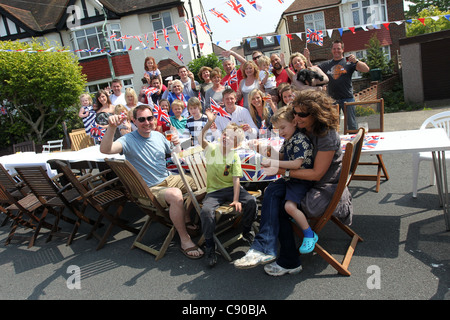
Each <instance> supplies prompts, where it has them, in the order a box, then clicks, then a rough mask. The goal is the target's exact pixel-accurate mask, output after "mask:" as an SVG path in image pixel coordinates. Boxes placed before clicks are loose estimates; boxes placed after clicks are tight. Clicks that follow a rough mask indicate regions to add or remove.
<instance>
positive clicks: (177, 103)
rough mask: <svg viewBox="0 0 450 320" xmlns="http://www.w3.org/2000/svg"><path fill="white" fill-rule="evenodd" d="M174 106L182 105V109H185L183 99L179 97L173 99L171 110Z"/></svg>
mask: <svg viewBox="0 0 450 320" xmlns="http://www.w3.org/2000/svg"><path fill="white" fill-rule="evenodd" d="M173 106H176V107H177V106H178V107H181V109H184V103H183V101H181V100H178V99H175V100H173V101H172V104H171V105H170V110H172V109H173Z"/></svg>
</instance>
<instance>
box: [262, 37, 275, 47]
mask: <svg viewBox="0 0 450 320" xmlns="http://www.w3.org/2000/svg"><path fill="white" fill-rule="evenodd" d="M263 43H264V45H265V46H273V45H275V37H264V38H263Z"/></svg>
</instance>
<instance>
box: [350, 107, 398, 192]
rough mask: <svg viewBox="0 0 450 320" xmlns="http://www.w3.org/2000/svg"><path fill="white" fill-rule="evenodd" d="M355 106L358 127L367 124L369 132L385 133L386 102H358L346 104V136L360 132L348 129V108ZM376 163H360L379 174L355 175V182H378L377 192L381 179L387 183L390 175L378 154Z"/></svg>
mask: <svg viewBox="0 0 450 320" xmlns="http://www.w3.org/2000/svg"><path fill="white" fill-rule="evenodd" d="M348 106H355V111H356V121H357V122H358V125H361V124H363V123H366V124H367V128H366V133H367V132H383V131H384V100H383V99H376V100H368V101H356V102H345V103H344V134H349V133H356V132H358V130H348V129H347V116H346V115H347V107H348ZM376 157H377V161H376V162H373V161H372V162H360V163H359V165H363V166H376V167H377V174H355V175H353V179H354V180H366V181H376V189H375V190H376V192H378V191H379V190H380V183H381V178H383V179H385V180H386V181H387V180H389V174H388V173H387V169H386V166H385V165H384V161H383V156H382V155H381V154H377V155H376Z"/></svg>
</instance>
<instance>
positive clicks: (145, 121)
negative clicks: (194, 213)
mask: <svg viewBox="0 0 450 320" xmlns="http://www.w3.org/2000/svg"><path fill="white" fill-rule="evenodd" d="M133 118H134V119H135V120H134V124H135V125H136V127H137V130H136V131H132V132H130V133H128V134H126V135H124V136H122V137H120V138H119V139H117V140H116V141H113V138H114V132H115V131H116V128H117V126H118V125H119V124H120V123H121V122H122V119H121V118H120V116H119V115H113V116H111V117H109V126H108V129H107V130H106V133H105V135H104V136H103V139H102V143H101V145H100V151H101V152H102V153H105V154H115V153H121V152H123V154H124V155H125V158H126V159H127V160H128V161H130V163H131V164H132V165H133V166H134V167H135V168H136V170H137V171H138V172H139V174H140V175H141V176H142V177H143V179H144V181H145V182H146V183H147V185H148V186H149V188H150V190H151V191H152V193H153V194H154V195H155V197H156V199H157V200H158V202H159V203H160V204H161V206H162V207H169V215H170V219H171V220H172V222H173V224H174V226H175V228H176V229H177V231H178V234H179V236H180V241H181V249H182V251H183V252H184V254H185V255H186V256H187V257H189V258H192V259H196V258H200V257H201V256H202V255H203V251H202V250H201V249H200V248H198V246H197V245H195V244H194V243H193V242H192V240H191V238H190V236H189V234H188V232H187V230H186V225H188V224H190V217H189V215H188V213H187V212H186V210H185V208H184V201H183V193H182V189H183V188H184V185H183V182H182V180H181V178H180V176H178V175H170V174H169V171H168V170H167V167H166V154H170V153H171V150H170V142H169V141H168V140H167V139H166V138H165V137H164V136H163V135H162V134H161V133H159V132H158V131H156V130H155V129H156V118H155V117H154V116H153V111H152V109H151V107H150V106H148V105H139V106H137V107H136V108H135V109H134V110H133ZM172 142H173V143H174V145H175V146H176V147H177V148H178V145H179V141H178V137H176V136H174V137H173V140H172Z"/></svg>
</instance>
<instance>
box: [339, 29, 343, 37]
mask: <svg viewBox="0 0 450 320" xmlns="http://www.w3.org/2000/svg"><path fill="white" fill-rule="evenodd" d="M338 30H339V33H340V34H341V37H342V32H343V31H344V29H342V28H339V29H338Z"/></svg>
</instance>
